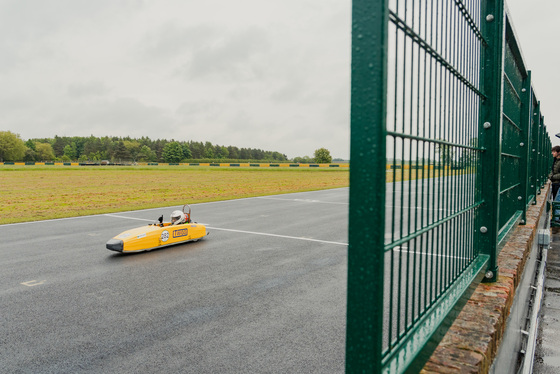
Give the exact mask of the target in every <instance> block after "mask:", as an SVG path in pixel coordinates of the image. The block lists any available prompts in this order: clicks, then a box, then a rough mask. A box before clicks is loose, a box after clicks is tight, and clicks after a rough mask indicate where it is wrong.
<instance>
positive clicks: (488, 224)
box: [477, 0, 505, 282]
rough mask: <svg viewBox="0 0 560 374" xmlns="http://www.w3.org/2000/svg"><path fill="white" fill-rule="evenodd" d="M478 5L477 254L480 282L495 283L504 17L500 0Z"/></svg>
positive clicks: (502, 3) (496, 269) (496, 270)
mask: <svg viewBox="0 0 560 374" xmlns="http://www.w3.org/2000/svg"><path fill="white" fill-rule="evenodd" d="M482 5H483V6H482V14H481V29H482V35H483V37H484V38H485V39H486V41H487V43H488V46H487V47H486V48H483V49H482V69H481V70H482V71H481V84H482V87H481V88H482V92H483V93H484V95H485V96H486V99H485V100H483V102H482V105H481V106H480V121H479V139H480V144H481V145H482V148H484V152H482V154H481V157H480V162H481V164H480V167H479V168H478V170H479V171H478V175H477V177H478V178H477V179H478V187H479V189H480V192H481V197H482V200H483V201H484V204H482V206H481V208H480V215H479V220H478V222H480V225H477V226H479V227H478V230H477V235H478V238H479V243H480V248H481V253H484V254H487V255H489V256H490V261H489V266H488V271H487V273H486V276H485V278H484V279H485V281H488V282H495V281H496V279H497V277H498V263H497V257H498V232H499V208H500V176H501V159H500V157H501V141H500V140H501V138H502V133H501V130H502V93H503V74H504V73H503V69H504V67H503V65H504V39H505V14H504V1H503V0H487V1H483V2H482Z"/></svg>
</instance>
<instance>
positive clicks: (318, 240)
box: [207, 226, 348, 246]
mask: <svg viewBox="0 0 560 374" xmlns="http://www.w3.org/2000/svg"><path fill="white" fill-rule="evenodd" d="M207 227H208V228H209V229H212V230H218V231H229V232H238V233H242V234H252V235H262V236H272V237H275V238H285V239H295V240H305V241H309V242H317V243H325V244H336V245H345V246H347V245H348V243H342V242H331V241H328V240H320V239H311V238H303V237H299V236H288V235H278V234H268V233H265V232H255V231H244V230H233V229H223V228H219V227H211V226H207Z"/></svg>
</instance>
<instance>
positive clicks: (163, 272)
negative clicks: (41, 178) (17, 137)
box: [0, 189, 348, 373]
mask: <svg viewBox="0 0 560 374" xmlns="http://www.w3.org/2000/svg"><path fill="white" fill-rule="evenodd" d="M176 208H180V207H168V208H160V209H151V210H144V211H135V212H123V213H118V214H110V215H97V216H88V217H82V218H75V219H63V220H53V221H43V222H34V223H26V224H14V225H2V226H0V238H1V240H0V300H1V305H0V306H1V311H0V330H1V331H0V372H2V373H77V372H80V373H111V372H113V373H116V372H119V373H156V372H162V373H289V372H299V373H303V372H306V373H340V372H343V371H344V351H345V348H344V344H345V324H346V320H345V316H346V272H347V264H346V261H347V245H346V242H347V240H348V239H347V235H348V234H347V221H348V217H347V216H348V189H337V190H328V191H317V192H308V193H299V194H290V195H278V196H272V197H266V198H253V199H242V200H232V201H225V202H217V203H208V204H196V205H193V206H192V216H193V220H194V221H196V222H199V223H205V224H206V225H207V226H208V227H209V228H208V230H209V231H210V235H209V236H208V237H206V238H205V239H204V240H201V241H199V242H193V243H187V244H181V245H176V246H172V247H168V248H165V249H160V250H153V251H150V252H144V253H139V254H129V255H123V254H120V253H116V252H112V251H109V250H107V249H106V248H105V243H106V242H107V241H108V240H109V239H111V238H112V237H113V236H115V235H117V234H119V233H120V232H122V231H124V230H127V229H130V228H133V227H138V226H142V225H145V224H148V223H149V222H153V221H155V220H156V219H157V217H159V216H160V215H161V214H163V215H164V217H169V214H170V213H171V211H172V210H174V209H176ZM166 220H168V218H166Z"/></svg>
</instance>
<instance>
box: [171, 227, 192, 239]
mask: <svg viewBox="0 0 560 374" xmlns="http://www.w3.org/2000/svg"><path fill="white" fill-rule="evenodd" d="M187 235H189V229H181V230H175V231H173V237H174V238H180V237H181V236H187Z"/></svg>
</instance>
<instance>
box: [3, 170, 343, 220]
mask: <svg viewBox="0 0 560 374" xmlns="http://www.w3.org/2000/svg"><path fill="white" fill-rule="evenodd" d="M348 179H349V172H348V170H346V169H338V168H332V169H331V168H329V169H323V168H321V169H280V168H278V169H276V168H275V169H268V168H267V169H248V168H210V167H188V166H159V167H149V166H146V167H110V166H104V167H91V168H89V167H70V166H60V167H57V166H2V167H0V185H1V186H2V188H0V224H6V223H16V222H24V221H29V220H44V219H54V218H65V217H75V216H82V215H90V214H102V213H111V212H118V211H126V210H138V209H147V208H155V207H160V206H171V205H182V204H185V203H190V204H192V203H200V202H208V201H218V200H228V199H237V198H244V197H253V196H264V195H270V194H283V193H291V192H300V191H312V190H321V189H329V188H338V187H347V186H348V183H349V182H348Z"/></svg>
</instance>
